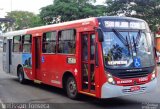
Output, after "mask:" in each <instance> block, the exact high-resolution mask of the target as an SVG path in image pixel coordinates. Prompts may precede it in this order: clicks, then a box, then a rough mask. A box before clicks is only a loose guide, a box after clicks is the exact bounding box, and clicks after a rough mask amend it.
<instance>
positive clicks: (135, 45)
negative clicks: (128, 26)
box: [133, 36, 138, 53]
mask: <svg viewBox="0 0 160 109" xmlns="http://www.w3.org/2000/svg"><path fill="white" fill-rule="evenodd" d="M133 44H134V49H135V52H136V53H137V46H138V45H137V43H136V42H135V39H134V36H133Z"/></svg>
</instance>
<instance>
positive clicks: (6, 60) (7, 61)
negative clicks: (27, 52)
mask: <svg viewBox="0 0 160 109" xmlns="http://www.w3.org/2000/svg"><path fill="white" fill-rule="evenodd" d="M5 47H6V48H4V49H5V52H3V70H4V71H5V72H6V73H10V72H11V69H10V68H11V67H10V66H11V58H12V57H11V50H12V49H11V48H12V40H11V39H8V40H6V45H5Z"/></svg>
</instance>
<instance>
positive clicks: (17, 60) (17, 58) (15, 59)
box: [11, 52, 22, 76]
mask: <svg viewBox="0 0 160 109" xmlns="http://www.w3.org/2000/svg"><path fill="white" fill-rule="evenodd" d="M18 65H22V54H21V53H15V52H12V65H11V74H12V75H14V76H17V67H18Z"/></svg>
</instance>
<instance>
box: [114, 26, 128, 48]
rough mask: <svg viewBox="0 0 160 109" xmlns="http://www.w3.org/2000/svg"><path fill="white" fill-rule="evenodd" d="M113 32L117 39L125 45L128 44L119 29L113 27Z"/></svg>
mask: <svg viewBox="0 0 160 109" xmlns="http://www.w3.org/2000/svg"><path fill="white" fill-rule="evenodd" d="M113 32H114V33H115V34H116V36H117V37H118V38H119V40H120V41H121V42H122V43H123V44H124V45H125V46H128V44H127V42H126V40H125V39H124V37H123V36H122V35H121V33H119V31H117V30H116V29H113Z"/></svg>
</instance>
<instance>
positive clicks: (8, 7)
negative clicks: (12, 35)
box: [0, 0, 105, 18]
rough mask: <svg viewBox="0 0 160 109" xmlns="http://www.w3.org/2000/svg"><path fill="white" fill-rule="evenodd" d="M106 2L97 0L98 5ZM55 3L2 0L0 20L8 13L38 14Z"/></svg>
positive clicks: (45, 0) (48, 1)
mask: <svg viewBox="0 0 160 109" xmlns="http://www.w3.org/2000/svg"><path fill="white" fill-rule="evenodd" d="M104 1H105V0H97V2H96V4H103V2H104ZM52 3H53V0H0V18H3V17H4V16H5V15H6V12H10V11H15V10H21V11H29V12H33V13H35V14H38V13H39V11H40V8H42V7H45V6H47V5H50V4H52Z"/></svg>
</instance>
